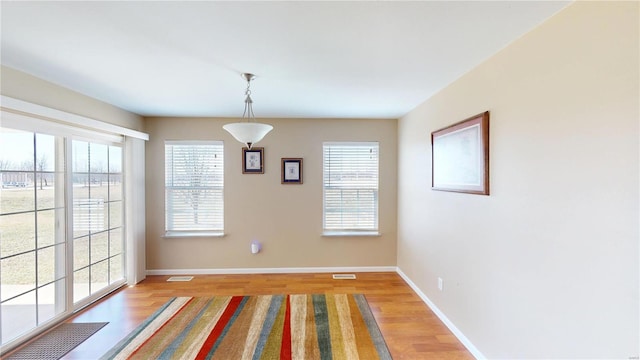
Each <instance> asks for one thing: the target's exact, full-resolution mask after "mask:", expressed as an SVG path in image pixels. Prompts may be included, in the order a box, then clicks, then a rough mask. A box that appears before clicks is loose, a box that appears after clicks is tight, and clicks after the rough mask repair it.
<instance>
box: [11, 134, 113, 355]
mask: <svg viewBox="0 0 640 360" xmlns="http://www.w3.org/2000/svg"><path fill="white" fill-rule="evenodd" d="M18 127H19V126H18ZM32 127H34V128H35V126H32ZM37 128H38V129H40V127H37ZM49 128H50V129H51V131H50V133H46V132H47V131H46V130H47V129H49ZM66 132H67V131H65V130H64V129H63V130H60V129H57V128H56V126H55V125H53V126H50V127H46V126H45V130H38V131H29V129H17V128H9V127H7V126H5V127H2V128H0V341H1V345H2V346H3V347H4V346H5V345H7V344H9V343H11V342H14V341H19V340H20V339H24V338H26V337H28V336H30V335H32V334H34V333H35V332H37V331H38V330H39V329H41V328H43V327H45V326H47V324H50V323H51V322H52V321H56V320H59V319H60V318H62V317H64V316H66V315H69V314H71V313H72V312H73V311H74V310H76V309H79V308H80V307H83V306H85V305H86V304H88V303H90V302H92V301H94V300H96V299H97V298H99V297H100V296H102V295H104V294H106V293H108V292H109V291H111V290H113V289H115V288H116V287H118V286H120V285H122V284H123V283H124V282H125V276H124V274H125V269H124V263H125V261H124V258H125V251H124V249H125V246H124V234H125V232H124V206H123V181H122V180H123V175H124V173H123V147H122V146H123V144H122V143H121V142H117V141H113V139H114V138H115V137H113V136H104V137H101V136H100V134H93V133H91V134H93V135H95V136H93V137H92V136H83V137H82V138H78V137H74V136H72V135H67V134H65V133H66ZM83 133H84V135H87V133H88V132H87V131H84V132H83ZM91 134H90V135H91ZM118 138H119V137H118Z"/></svg>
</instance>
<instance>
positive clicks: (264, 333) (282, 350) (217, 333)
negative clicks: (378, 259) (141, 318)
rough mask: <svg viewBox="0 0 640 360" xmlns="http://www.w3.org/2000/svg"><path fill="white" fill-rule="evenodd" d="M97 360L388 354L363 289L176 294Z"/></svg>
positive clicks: (377, 356)
mask: <svg viewBox="0 0 640 360" xmlns="http://www.w3.org/2000/svg"><path fill="white" fill-rule="evenodd" d="M102 359H224V360H229V359H251V360H258V359H349V360H352V359H366V360H370V359H391V355H390V353H389V350H388V348H387V346H386V344H385V342H384V339H383V338H382V334H381V333H380V330H379V329H378V325H377V324H376V321H375V319H374V317H373V314H372V313H371V309H370V308H369V304H368V303H367V300H366V299H365V297H364V295H361V294H356V295H351V294H326V295H325V294H321V295H259V296H218V297H213V298H200V297H195V298H191V297H177V298H173V299H171V300H170V301H169V302H167V303H166V304H165V305H163V306H162V307H161V308H160V309H159V310H158V311H157V312H156V313H155V314H153V315H152V316H151V317H149V318H148V319H147V320H145V322H144V323H142V324H141V325H140V326H139V327H138V328H137V329H136V330H134V331H133V332H132V333H131V334H129V335H128V336H127V337H125V338H124V339H123V340H122V341H121V342H120V343H118V344H117V345H116V346H115V347H114V348H112V349H111V350H110V351H109V352H108V353H106V354H105V355H104V356H103V357H102Z"/></svg>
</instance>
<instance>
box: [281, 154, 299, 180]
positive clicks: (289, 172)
mask: <svg viewBox="0 0 640 360" xmlns="http://www.w3.org/2000/svg"><path fill="white" fill-rule="evenodd" d="M281 173H282V176H281V183H282V184H302V158H282V170H281Z"/></svg>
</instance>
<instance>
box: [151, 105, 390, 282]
mask: <svg viewBox="0 0 640 360" xmlns="http://www.w3.org/2000/svg"><path fill="white" fill-rule="evenodd" d="M236 120H237V119H236ZM236 120H231V119H203V118H148V119H146V120H145V130H146V131H147V132H148V133H149V136H150V141H149V142H148V143H147V148H146V154H147V158H146V160H147V162H146V176H147V178H146V179H147V182H146V191H147V269H149V270H165V269H205V270H206V269H230V268H231V269H238V268H287V267H350V266H395V264H396V235H397V228H396V196H397V192H396V191H397V189H396V157H397V153H396V139H397V121H396V120H336V119H332V120H326V119H324V120H316V119H279V120H276V119H267V120H263V121H264V122H266V123H270V124H272V125H273V126H274V130H273V131H272V132H271V133H269V134H268V135H267V136H266V137H265V139H264V140H263V141H261V142H260V143H259V144H258V145H256V146H262V147H264V149H265V150H264V151H265V173H264V174H262V175H256V174H250V175H248V174H247V175H243V174H242V169H241V165H242V164H241V159H242V151H241V148H242V144H240V143H239V142H237V141H236V140H235V139H233V137H231V135H229V134H228V133H227V132H226V131H224V130H222V125H224V124H225V123H228V122H233V121H236ZM165 140H223V141H224V151H225V159H224V160H225V232H226V234H227V235H226V236H224V237H221V238H186V239H176V238H163V237H162V235H163V234H164V180H163V179H164V141H165ZM348 140H353V141H379V142H380V200H379V201H380V203H379V209H380V210H379V211H380V217H379V221H380V231H381V233H382V236H379V237H366V238H361V237H355V238H344V237H337V238H333V237H322V236H321V234H322V142H323V141H348ZM283 157H302V158H304V162H303V171H304V174H303V181H304V184H302V185H282V184H280V159H281V158H283ZM254 239H255V240H259V241H261V242H262V243H263V251H262V252H261V253H259V254H257V255H253V254H251V252H250V243H251V241H252V240H254Z"/></svg>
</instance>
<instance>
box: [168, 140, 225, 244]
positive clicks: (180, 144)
mask: <svg viewBox="0 0 640 360" xmlns="http://www.w3.org/2000/svg"><path fill="white" fill-rule="evenodd" d="M223 152H224V147H223V144H222V141H167V142H165V214H166V219H165V231H166V235H165V236H168V237H171V236H216V235H217V236H220V235H222V234H223V232H224V163H223V159H224V156H223Z"/></svg>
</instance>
